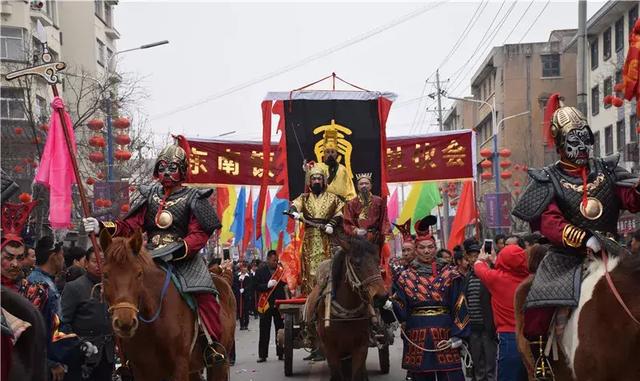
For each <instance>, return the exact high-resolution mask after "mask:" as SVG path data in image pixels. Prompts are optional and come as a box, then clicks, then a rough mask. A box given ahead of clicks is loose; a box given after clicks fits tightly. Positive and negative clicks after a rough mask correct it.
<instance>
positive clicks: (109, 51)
mask: <svg viewBox="0 0 640 381" xmlns="http://www.w3.org/2000/svg"><path fill="white" fill-rule="evenodd" d="M111 57H113V50H111V49H109V48H107V64H109V67H108V68H107V69H109V70H111V67H112V66H113V62H111Z"/></svg>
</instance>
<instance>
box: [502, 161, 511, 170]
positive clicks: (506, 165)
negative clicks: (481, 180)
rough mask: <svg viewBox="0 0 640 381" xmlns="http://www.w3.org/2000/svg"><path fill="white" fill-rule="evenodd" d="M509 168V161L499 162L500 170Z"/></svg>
mask: <svg viewBox="0 0 640 381" xmlns="http://www.w3.org/2000/svg"><path fill="white" fill-rule="evenodd" d="M510 166H511V162H510V161H509V160H503V161H501V162H500V168H509V167H510Z"/></svg>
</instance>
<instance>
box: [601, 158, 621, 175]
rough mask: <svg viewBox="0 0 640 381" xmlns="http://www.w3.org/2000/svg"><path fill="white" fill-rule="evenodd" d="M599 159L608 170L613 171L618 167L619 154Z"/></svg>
mask: <svg viewBox="0 0 640 381" xmlns="http://www.w3.org/2000/svg"><path fill="white" fill-rule="evenodd" d="M600 160H602V162H603V163H604V166H605V168H607V169H608V170H609V171H610V172H613V171H615V169H616V168H617V167H618V162H619V161H620V154H619V153H616V154H614V155H609V156H606V157H603V158H602V159H600Z"/></svg>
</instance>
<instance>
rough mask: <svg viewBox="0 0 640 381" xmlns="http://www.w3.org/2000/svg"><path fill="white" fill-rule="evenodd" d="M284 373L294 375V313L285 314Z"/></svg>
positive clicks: (288, 375)
mask: <svg viewBox="0 0 640 381" xmlns="http://www.w3.org/2000/svg"><path fill="white" fill-rule="evenodd" d="M283 350H284V375H285V376H287V377H291V376H292V375H293V315H292V314H289V313H287V314H285V315H284V348H283Z"/></svg>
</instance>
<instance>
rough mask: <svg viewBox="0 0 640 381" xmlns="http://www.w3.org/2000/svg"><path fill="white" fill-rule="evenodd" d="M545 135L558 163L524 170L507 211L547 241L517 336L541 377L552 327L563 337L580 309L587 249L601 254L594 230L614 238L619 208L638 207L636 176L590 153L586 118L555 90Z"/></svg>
mask: <svg viewBox="0 0 640 381" xmlns="http://www.w3.org/2000/svg"><path fill="white" fill-rule="evenodd" d="M545 132H546V136H547V140H548V144H549V145H555V147H556V151H557V152H558V154H559V155H560V160H559V161H558V162H556V163H554V164H552V165H549V166H547V167H545V168H541V169H531V170H529V176H530V177H531V182H530V184H529V186H528V187H527V189H526V191H525V192H524V194H523V195H522V197H520V200H519V202H518V204H517V205H516V207H515V209H514V210H513V215H515V216H516V217H518V218H521V219H523V220H525V221H527V222H529V223H530V225H531V230H532V231H535V230H539V231H540V232H541V233H542V234H543V235H544V236H545V237H547V238H548V240H549V242H550V243H551V248H550V249H549V251H548V252H547V254H546V256H545V257H544V259H543V260H542V262H541V263H540V265H539V267H538V269H537V272H536V274H535V278H534V280H533V283H532V284H531V288H530V291H529V293H528V295H527V296H526V301H525V303H524V309H525V312H524V332H523V333H524V336H525V337H526V338H527V339H529V340H530V341H531V342H532V352H533V354H534V356H537V357H539V358H538V359H537V360H536V364H537V365H540V364H542V363H544V366H537V365H536V368H537V369H536V375H535V376H536V378H541V379H542V378H543V377H548V375H545V374H542V373H543V371H544V369H545V368H546V367H548V364H549V362H548V361H546V359H545V357H544V355H540V353H541V352H543V350H544V349H545V348H549V346H547V345H546V340H547V339H548V333H549V332H550V327H552V328H554V329H555V332H556V336H561V333H562V331H563V328H564V326H565V325H566V322H567V320H568V317H569V313H570V311H571V309H572V308H574V307H576V306H578V302H579V299H580V283H581V282H580V281H581V278H582V268H583V267H582V264H583V260H584V259H585V254H586V253H587V251H588V250H589V251H592V252H593V253H598V252H600V251H601V244H600V241H599V240H598V239H596V237H595V236H594V233H595V232H601V233H604V234H606V235H609V236H612V237H615V236H616V235H617V222H618V217H619V215H620V212H621V211H622V210H623V209H627V210H629V211H631V212H633V213H637V212H638V211H640V183H639V182H638V179H637V178H634V177H633V176H632V175H631V174H630V173H629V172H627V171H626V170H625V169H624V168H622V167H620V166H618V160H619V155H613V156H608V157H604V158H594V157H593V149H594V143H595V142H594V136H593V133H592V131H591V128H590V127H589V126H588V124H587V120H586V118H585V117H584V115H582V113H581V112H580V111H579V110H578V109H577V108H575V107H567V106H564V105H563V104H562V100H561V98H560V96H559V94H554V95H552V96H551V98H550V99H549V102H548V103H547V107H546V112H545ZM554 316H555V318H554ZM552 320H553V321H554V323H553V326H552ZM538 355H539V356H538Z"/></svg>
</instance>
